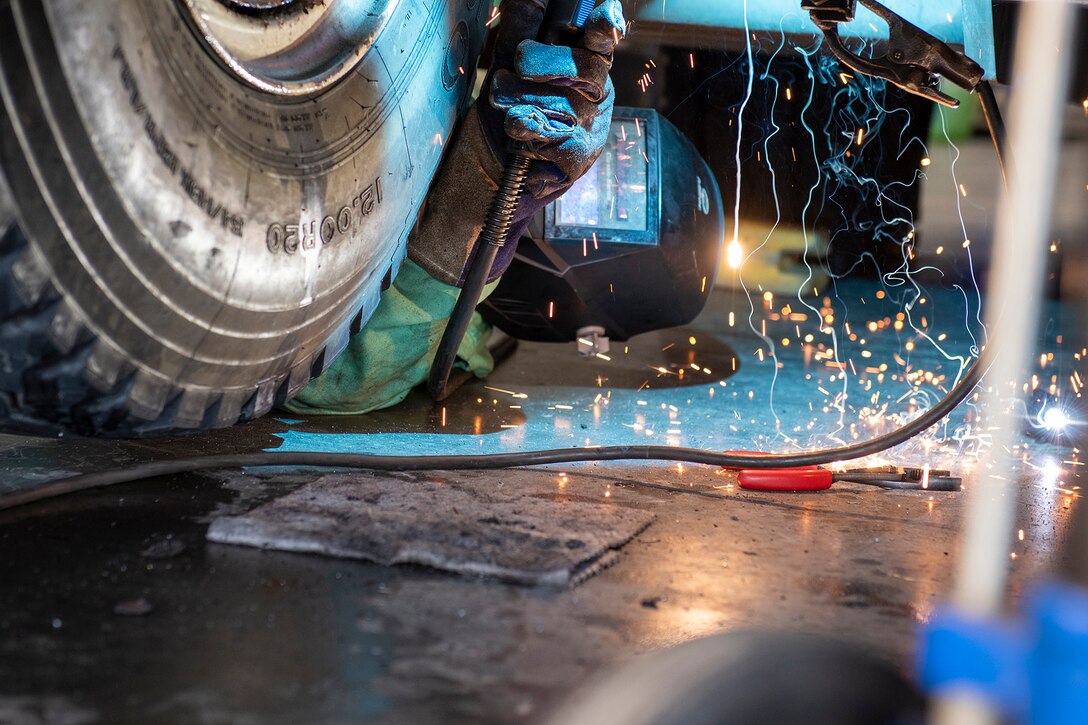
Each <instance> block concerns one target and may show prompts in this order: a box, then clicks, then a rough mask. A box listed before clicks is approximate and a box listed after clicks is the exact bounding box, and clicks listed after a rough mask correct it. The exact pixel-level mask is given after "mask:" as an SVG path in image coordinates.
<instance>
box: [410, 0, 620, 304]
mask: <svg viewBox="0 0 1088 725" xmlns="http://www.w3.org/2000/svg"><path fill="white" fill-rule="evenodd" d="M544 7H545V5H544V0H504V1H503V3H502V5H501V6H500V8H499V13H500V20H499V23H500V25H499V32H498V37H497V38H496V43H495V53H494V61H493V63H492V66H491V70H490V71H489V73H488V76H487V78H486V79H485V81H484V89H485V92H484V95H482V96H481V97H480V98H479V99H477V101H476V103H475V104H474V105H473V106H472V108H470V109H469V112H468V114H467V115H466V117H465V120H464V121H463V122H462V124H461V127H460V129H459V130H458V132H457V134H456V135H455V136H454V137H453V138H452V140H451V148H450V150H449V152H448V154H449V156H448V158H447V159H446V160H444V161H443V165H442V167H441V169H440V170H439V173H438V176H437V178H436V180H435V182H434V184H433V185H432V187H431V191H430V193H429V194H428V198H427V201H426V203H425V207H424V209H423V211H422V213H421V217H420V221H419V223H418V224H417V225H416V228H415V229H414V230H413V232H412V235H411V236H410V237H409V240H408V255H409V257H411V259H412V260H413V261H414V262H416V263H417V264H419V265H420V266H421V267H422V268H423V269H425V270H426V271H427V272H428V273H429V274H430V275H431V276H433V277H434V278H435V279H437V280H439V281H441V282H444V283H446V284H451V285H459V284H460V282H461V281H462V273H463V271H464V267H465V262H466V260H467V259H468V257H469V255H470V253H471V252H472V250H473V249H474V245H475V244H476V242H477V239H478V237H479V235H480V231H481V229H482V228H483V224H484V220H485V218H486V216H487V210H488V206H489V205H490V202H491V199H492V197H493V196H494V191H495V189H496V188H498V181H499V178H500V177H501V175H502V163H503V160H504V159H505V158H506V155H507V151H508V150H509V149H510V147H511V145H512V141H521V142H523V143H524V144H525V146H526V152H527V153H528V155H529V156H530V157H532V158H533V159H536V161H534V162H533V164H532V166H531V167H530V169H529V176H528V179H527V183H526V193H525V194H523V195H522V197H521V200H520V202H519V204H518V208H517V210H516V212H515V214H514V217H513V224H512V225H511V228H510V233H509V235H508V243H507V244H506V245H505V246H504V247H503V248H502V250H500V252H499V256H498V257H497V258H496V260H495V264H494V265H493V267H492V269H491V273H490V274H489V276H488V280H489V281H491V280H494V279H497V278H498V277H499V275H501V274H502V272H503V271H505V270H506V268H507V267H508V266H509V264H510V261H511V260H512V259H513V256H514V252H515V250H516V248H517V243H516V242H517V239H518V238H519V237H520V236H521V235H522V233H524V231H525V227H526V226H527V225H528V223H529V219H530V218H531V217H532V216H533V214H535V213H536V212H537V211H538V210H539V209H540V208H542V207H543V206H545V205H546V204H548V203H549V202H551V201H553V200H554V199H556V198H557V197H559V196H560V195H562V193H563V192H564V191H566V190H567V189H568V188H570V186H571V184H573V183H574V182H575V181H577V180H578V179H579V178H580V177H581V176H582V174H584V173H585V172H586V171H587V170H588V169H589V167H590V166H592V165H593V162H594V161H596V160H597V157H598V156H599V155H600V153H601V151H602V150H603V148H604V144H605V142H606V140H607V138H608V130H609V127H610V125H611V123H612V105H613V99H614V92H613V88H612V81H611V80H610V79H609V77H608V71H609V70H610V68H611V66H612V51H613V49H614V48H615V47H616V44H617V43H618V42H619V40H620V39H621V38H622V37H623V36H624V33H625V22H624V19H623V10H622V8H621V6H620V2H619V0H604V2H603V3H601V4H600V5H598V6H597V7H596V8H594V9H593V11H592V12H591V13H590V15H589V18H588V19H587V21H586V25H585V28H584V30H583V32H582V35H581V37H580V40H579V45H578V47H575V48H568V47H565V46H550V45H545V44H542V43H538V42H536V40H535V38H536V37H537V35H538V33H539V31H540V25H541V21H542V20H543V17H544Z"/></svg>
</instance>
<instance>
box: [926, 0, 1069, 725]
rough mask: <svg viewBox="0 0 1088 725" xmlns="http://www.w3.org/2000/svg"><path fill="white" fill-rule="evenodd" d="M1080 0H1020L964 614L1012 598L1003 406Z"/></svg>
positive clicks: (1046, 223) (1012, 466) (974, 723)
mask: <svg viewBox="0 0 1088 725" xmlns="http://www.w3.org/2000/svg"><path fill="white" fill-rule="evenodd" d="M1073 21H1074V15H1073V3H1071V2H1068V1H1067V0H1028V1H1026V2H1023V3H1022V4H1021V15H1020V22H1019V29H1018V32H1017V38H1016V55H1015V59H1014V63H1013V78H1012V104H1011V109H1010V114H1009V124H1008V127H1009V135H1008V139H1007V141H1008V143H1007V149H1008V153H1007V154H1006V157H1007V158H1008V159H1009V160H1010V169H1009V190H1008V193H1007V194H1006V195H1005V196H1004V197H1003V199H1002V202H1001V205H1000V206H999V208H998V215H997V227H996V231H995V239H994V250H993V269H992V271H991V273H990V282H989V287H988V288H987V295H986V322H987V324H988V326H989V329H990V336H991V338H992V339H993V341H994V344H995V345H996V346H997V347H996V348H995V350H994V352H995V356H994V362H993V365H992V366H991V367H990V370H989V373H988V374H987V376H986V382H987V384H988V386H987V391H986V392H985V394H984V398H985V402H984V410H985V416H984V421H985V423H986V424H987V425H989V426H993V427H994V428H995V429H994V430H993V445H992V446H991V447H990V449H989V451H988V452H987V453H986V454H985V455H984V457H983V459H982V461H981V464H982V465H981V466H980V467H979V472H980V474H979V478H978V480H977V481H975V482H974V483H973V484H972V485H971V486H970V488H969V489H968V492H967V501H966V521H965V527H964V531H963V536H962V540H961V546H960V552H959V559H958V568H957V572H956V586H955V589H954V592H953V600H952V603H953V605H954V606H955V607H956V608H957V609H959V611H961V612H962V613H964V614H967V615H970V616H975V617H996V616H998V615H999V614H1000V612H1001V610H1002V605H1003V603H1004V600H1005V585H1006V581H1005V580H1006V575H1007V572H1008V561H1009V557H1008V551H1009V543H1010V541H1011V536H1012V529H1013V518H1014V514H1015V507H1016V501H1017V496H1016V491H1015V488H1014V486H1013V482H1014V481H1016V480H1017V478H1018V470H1017V469H1018V465H1017V462H1016V461H1015V460H1014V459H1013V457H1012V455H1011V451H1012V448H1013V446H1014V445H1015V443H1016V441H1017V438H1018V435H1019V433H1020V425H1019V419H1018V417H1017V416H1016V415H1015V414H1010V413H1009V411H1008V410H1006V408H1007V406H1008V402H1009V401H1010V399H1014V398H1018V397H1020V395H1021V385H1022V383H1023V380H1022V376H1023V372H1024V370H1026V368H1027V365H1028V362H1029V360H1030V359H1031V357H1032V354H1033V352H1034V349H1035V343H1036V340H1035V333H1036V325H1037V322H1038V316H1039V309H1040V303H1039V297H1040V294H1041V288H1042V284H1043V276H1044V271H1045V264H1046V251H1047V247H1048V246H1049V245H1048V241H1049V240H1048V238H1047V234H1048V232H1049V229H1050V218H1051V208H1052V205H1053V199H1054V182H1055V176H1056V173H1057V162H1058V154H1059V151H1060V146H1061V130H1062V112H1063V105H1064V101H1065V91H1066V81H1067V78H1068V70H1069V68H1068V67H1069V60H1071V58H1072V52H1071V51H1072V48H1071V47H1070V42H1071V28H1072V26H1073ZM932 722H934V723H936V724H937V725H989V724H991V723H996V722H998V720H997V716H996V715H995V714H994V713H992V712H991V711H990V710H989V709H988V708H987V707H986V706H985V705H983V704H982V703H981V702H979V701H978V700H977V699H975V698H973V697H971V696H969V695H967V694H962V695H954V694H951V693H950V694H949V696H947V697H943V698H941V699H940V700H939V701H938V703H937V705H936V707H935V708H934V711H933V717H932Z"/></svg>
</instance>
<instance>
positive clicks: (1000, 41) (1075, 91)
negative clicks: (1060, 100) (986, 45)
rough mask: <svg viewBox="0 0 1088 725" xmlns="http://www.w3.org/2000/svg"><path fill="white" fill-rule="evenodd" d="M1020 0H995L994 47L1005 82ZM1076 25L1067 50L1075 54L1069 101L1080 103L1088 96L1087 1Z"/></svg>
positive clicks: (1008, 78)
mask: <svg viewBox="0 0 1088 725" xmlns="http://www.w3.org/2000/svg"><path fill="white" fill-rule="evenodd" d="M1021 4H1022V0H995V2H994V4H993V6H994V51H995V52H996V54H997V80H998V82H999V83H1005V84H1008V83H1010V82H1011V81H1012V78H1011V71H1012V56H1013V49H1014V48H1015V47H1016V27H1017V23H1016V20H1017V18H1019V17H1020V5H1021ZM1076 13H1077V27H1076V30H1074V31H1073V42H1072V43H1071V44H1070V46H1069V48H1070V50H1071V51H1072V52H1073V53H1074V54H1075V58H1074V59H1073V61H1072V63H1071V65H1070V66H1069V67H1070V68H1071V69H1072V73H1070V76H1069V95H1068V99H1069V102H1070V103H1077V104H1080V103H1083V102H1084V100H1085V99H1086V98H1088V4H1084V3H1082V4H1081V5H1080V6H1079V7H1078V8H1077V11H1076Z"/></svg>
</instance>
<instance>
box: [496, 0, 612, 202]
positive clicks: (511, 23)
mask: <svg viewBox="0 0 1088 725" xmlns="http://www.w3.org/2000/svg"><path fill="white" fill-rule="evenodd" d="M500 12H501V13H502V15H501V16H500V17H501V18H502V20H501V23H502V25H501V26H500V28H499V36H498V38H497V39H496V44H495V60H494V63H493V65H492V71H491V74H490V75H489V77H488V80H487V81H486V82H485V88H487V89H488V94H489V95H488V99H489V103H488V104H487V105H485V106H481V107H480V109H479V113H480V118H481V121H482V122H483V124H484V128H485V130H486V132H487V134H488V140H489V142H490V143H491V147H492V149H494V151H495V153H496V155H497V156H499V157H500V158H502V156H503V152H504V151H505V150H506V148H507V147H508V145H509V144H508V142H507V140H506V137H509V138H511V139H514V140H515V141H521V142H523V143H524V144H525V146H526V147H527V153H528V155H529V156H531V157H532V158H535V159H539V160H541V162H542V163H538V164H534V165H533V167H532V168H531V169H530V174H529V182H528V184H527V185H526V191H527V192H528V193H529V194H530V195H531V196H533V197H535V198H537V199H542V198H545V197H548V196H551V195H552V194H555V193H556V192H562V191H565V190H566V189H567V188H569V187H570V185H571V184H573V183H574V182H575V181H576V180H577V179H579V178H580V177H581V176H582V175H583V174H584V173H585V172H586V171H587V170H588V169H589V167H590V166H592V165H593V162H594V161H596V160H597V157H598V156H600V154H601V150H602V149H603V148H604V144H605V141H606V140H607V138H608V129H609V126H610V125H611V122H612V105H613V101H614V98H615V93H614V91H613V89H612V79H611V78H609V77H608V71H609V70H610V69H611V68H612V51H613V50H614V49H615V47H616V44H617V43H619V40H620V38H622V37H623V35H624V32H625V24H624V20H623V8H622V7H621V6H620V3H619V0H606V1H605V2H604V3H602V4H601V5H598V6H597V7H596V8H594V9H593V11H592V12H591V13H590V15H589V18H588V19H587V20H586V24H585V28H584V29H583V31H582V34H581V36H580V38H579V46H578V47H574V48H570V47H567V46H563V45H546V44H544V43H539V42H537V41H536V40H535V39H534V38H536V37H537V35H538V34H539V32H540V25H541V21H542V20H543V18H544V2H543V0H508V1H507V2H505V3H503V5H502V9H501V10H500Z"/></svg>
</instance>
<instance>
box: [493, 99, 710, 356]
mask: <svg viewBox="0 0 1088 725" xmlns="http://www.w3.org/2000/svg"><path fill="white" fill-rule="evenodd" d="M723 236H724V218H723V213H722V200H721V194H720V192H719V191H718V184H717V182H716V181H715V179H714V175H713V173H711V171H710V168H709V167H708V166H707V164H706V162H705V161H704V160H703V158H702V157H701V156H700V155H699V153H698V152H697V151H696V150H695V147H694V146H693V145H692V144H691V142H690V141H688V139H687V138H685V137H684V136H683V134H681V133H680V131H679V130H678V129H677V128H676V127H675V126H673V125H672V124H671V123H670V122H669V121H668V120H666V119H664V118H662V117H661V116H660V115H659V114H658V113H657V112H656V111H654V110H652V109H645V108H623V107H617V108H616V109H615V111H614V112H613V117H612V127H611V131H610V134H609V138H608V142H607V145H606V146H605V149H604V151H603V153H602V154H601V156H600V158H599V159H598V160H597V163H596V164H594V165H593V167H592V168H590V170H589V171H588V172H587V173H586V174H585V175H584V176H583V177H582V178H581V179H579V180H578V181H577V182H576V183H575V184H574V185H573V186H572V187H571V188H570V189H569V190H568V191H567V192H566V193H565V194H564V195H563V196H562V197H560V198H559V199H557V200H556V201H554V202H553V203H551V204H549V205H548V206H546V207H545V208H544V209H543V210H541V212H540V213H538V214H537V216H536V217H534V219H533V220H532V222H531V223H530V225H529V227H528V230H527V231H526V234H525V235H524V236H523V237H522V238H521V240H520V241H519V243H518V247H517V253H516V256H515V257H514V261H513V263H512V264H511V265H510V267H509V268H508V269H507V271H506V272H505V274H503V276H502V280H501V281H500V283H499V285H498V287H497V288H496V289H495V291H494V292H492V293H491V295H490V296H489V297H488V298H487V300H486V301H485V302H484V303H483V304H482V305H481V307H480V311H481V312H482V313H483V316H484V318H485V319H486V320H487V321H488V322H490V323H491V324H492V325H494V326H495V327H497V328H499V329H500V330H502V331H503V332H505V333H507V334H508V335H511V336H513V337H516V338H519V339H523V340H536V341H541V342H570V341H572V340H575V339H576V338H577V337H578V336H579V334H580V331H582V330H586V329H593V330H596V331H597V333H598V334H600V335H601V336H603V337H608V338H611V339H614V340H626V339H628V338H630V337H631V336H633V335H637V334H639V333H642V332H648V331H650V330H656V329H661V328H665V327H675V326H677V325H683V324H686V323H688V322H690V321H691V320H692V319H693V318H694V317H695V316H696V315H697V314H699V312H700V311H701V310H702V309H703V306H704V305H705V304H706V300H707V297H708V296H709V295H710V291H711V289H712V287H713V286H714V275H715V272H716V271H717V268H718V257H719V255H720V252H721V246H722V241H723ZM581 334H584V333H581Z"/></svg>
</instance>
